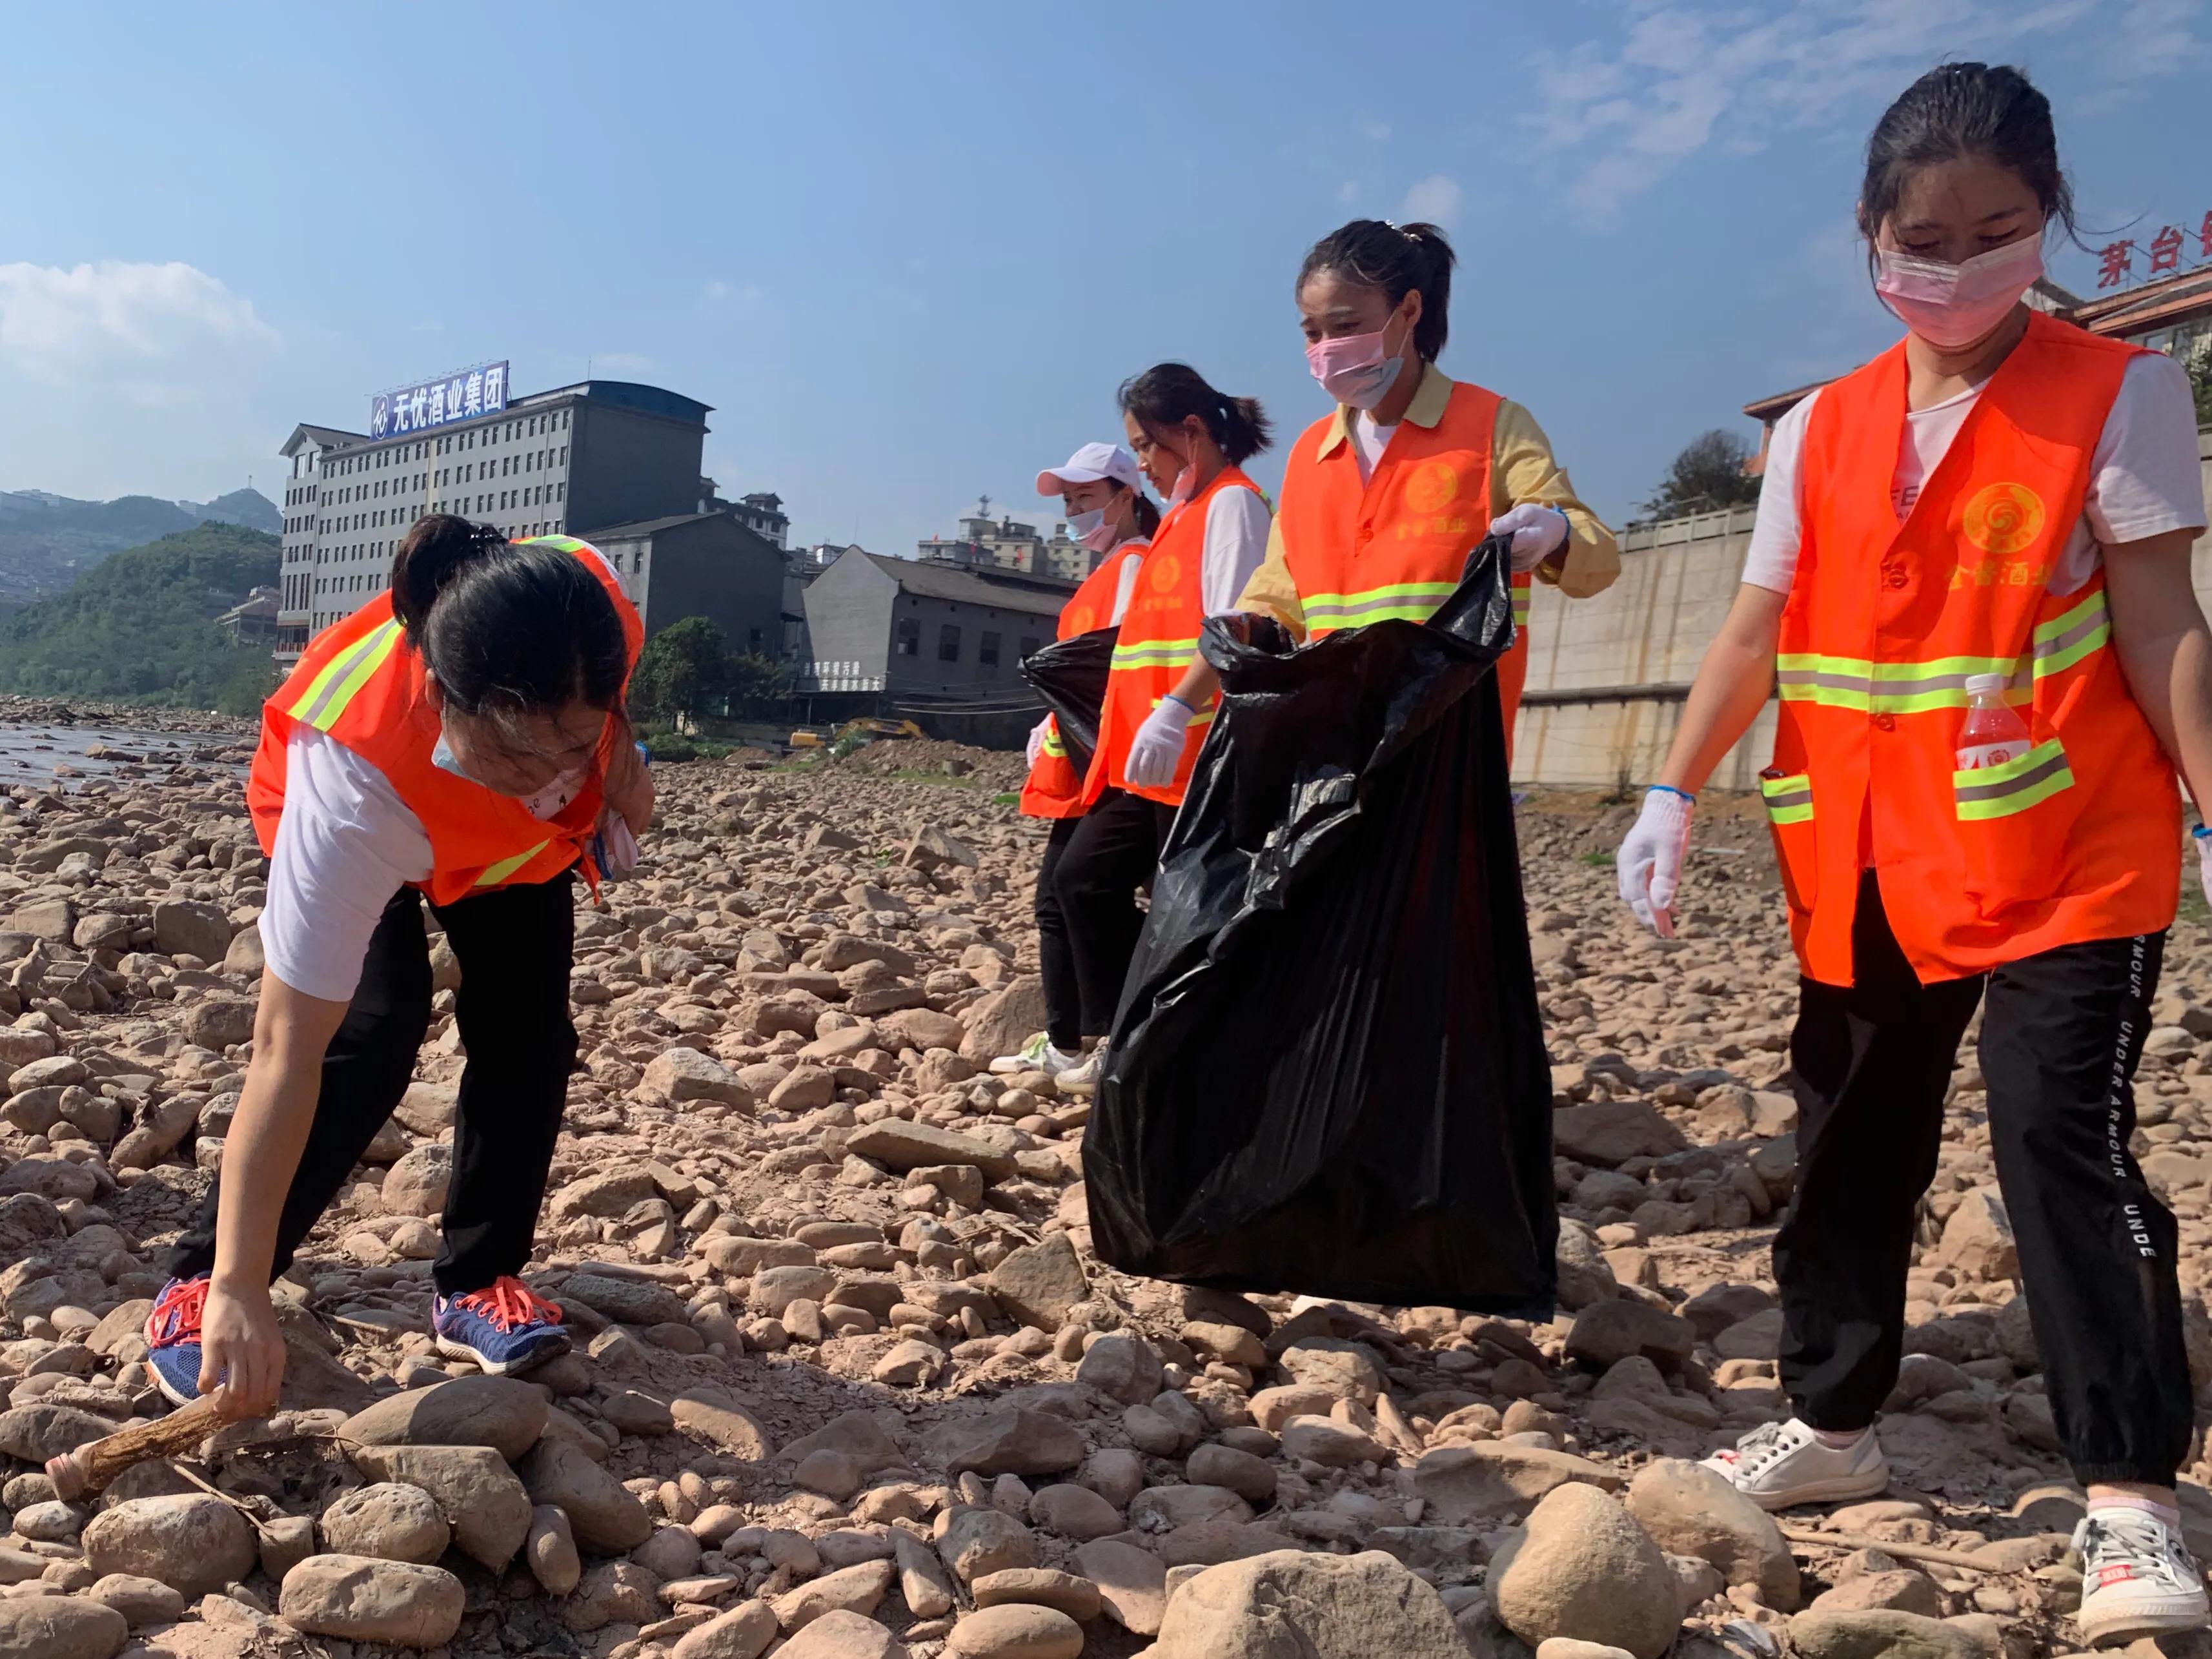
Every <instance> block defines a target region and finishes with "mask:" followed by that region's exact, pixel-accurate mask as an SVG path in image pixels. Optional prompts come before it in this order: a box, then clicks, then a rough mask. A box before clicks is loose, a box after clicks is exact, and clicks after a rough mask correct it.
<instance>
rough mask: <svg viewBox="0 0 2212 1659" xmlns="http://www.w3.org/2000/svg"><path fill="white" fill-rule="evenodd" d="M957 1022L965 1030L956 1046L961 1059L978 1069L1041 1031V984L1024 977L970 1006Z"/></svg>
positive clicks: (1032, 975)
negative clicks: (975, 1065)
mask: <svg viewBox="0 0 2212 1659" xmlns="http://www.w3.org/2000/svg"><path fill="white" fill-rule="evenodd" d="M961 1022H962V1024H964V1025H965V1026H966V1027H967V1028H968V1031H967V1035H966V1036H964V1037H963V1039H962V1040H961V1043H960V1053H961V1055H962V1057H963V1059H967V1060H973V1061H975V1064H977V1065H978V1066H981V1065H984V1064H985V1063H987V1062H988V1061H990V1060H994V1059H996V1058H997V1057H998V1056H999V1055H1000V1054H1012V1053H1014V1052H1015V1051H1016V1050H1017V1049H1018V1048H1020V1047H1021V1046H1022V1044H1024V1042H1028V1041H1029V1040H1030V1037H1031V1036H1035V1035H1036V1033H1037V1032H1039V1031H1042V1030H1044V981H1043V980H1042V979H1041V978H1040V977H1038V976H1037V975H1035V974H1024V975H1022V976H1021V977H1020V978H1019V979H1017V980H1014V981H1011V982H1010V983H1009V984H1007V985H1006V986H1005V987H1003V988H1001V989H1000V990H996V991H994V992H992V993H991V994H990V995H988V996H987V997H985V998H983V999H982V1000H981V1001H980V1002H977V1003H976V1004H975V1006H972V1007H970V1008H969V1010H968V1011H967V1012H966V1013H964V1014H963V1015H962V1016H961Z"/></svg>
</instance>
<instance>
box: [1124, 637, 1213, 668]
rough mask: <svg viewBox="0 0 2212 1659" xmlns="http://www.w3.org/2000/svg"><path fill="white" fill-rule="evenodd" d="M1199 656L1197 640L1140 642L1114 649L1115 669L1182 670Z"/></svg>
mask: <svg viewBox="0 0 2212 1659" xmlns="http://www.w3.org/2000/svg"><path fill="white" fill-rule="evenodd" d="M1197 654H1198V641H1196V640H1139V641H1136V642H1135V643H1134V644H1133V645H1117V646H1115V647H1114V659H1113V666H1114V667H1115V668H1117V669H1120V668H1181V667H1182V666H1184V665H1187V664H1188V662H1189V661H1190V659H1192V658H1193V657H1194V656H1196V655H1197Z"/></svg>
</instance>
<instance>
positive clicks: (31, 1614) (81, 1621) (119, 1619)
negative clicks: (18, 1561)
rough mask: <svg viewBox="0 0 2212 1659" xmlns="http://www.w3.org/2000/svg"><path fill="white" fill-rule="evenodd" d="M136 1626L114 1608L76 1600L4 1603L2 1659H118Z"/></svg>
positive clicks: (27, 1598) (25, 1598)
mask: <svg viewBox="0 0 2212 1659" xmlns="http://www.w3.org/2000/svg"><path fill="white" fill-rule="evenodd" d="M130 1637H131V1624H130V1621H129V1620H126V1619H125V1617H124V1616H123V1615H122V1614H121V1613H118V1612H117V1611H116V1610H115V1609H114V1608H113V1607H106V1606H103V1605H102V1604H101V1603H100V1602H98V1601H83V1600H81V1599H79V1598H78V1597H76V1596H74V1595H21V1596H15V1597H11V1598H10V1599H9V1600H7V1601H0V1659H114V1656H115V1655H116V1654H118V1653H120V1652H121V1651H122V1650H123V1644H124V1643H125V1642H126V1641H128V1640H129V1639H130Z"/></svg>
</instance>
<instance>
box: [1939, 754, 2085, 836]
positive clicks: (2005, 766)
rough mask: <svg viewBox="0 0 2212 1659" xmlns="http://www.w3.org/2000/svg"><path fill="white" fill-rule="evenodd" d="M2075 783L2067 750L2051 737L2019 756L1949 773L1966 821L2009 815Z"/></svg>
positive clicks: (2023, 809) (1952, 788)
mask: <svg viewBox="0 0 2212 1659" xmlns="http://www.w3.org/2000/svg"><path fill="white" fill-rule="evenodd" d="M2072 787H2074V770H2073V768H2071V767H2070V766H2069V765H2068V764H2067V763H2066V750H2064V749H2063V747H2061V746H2060V744H2059V742H2058V739H2057V738H2051V741H2049V742H2048V743H2039V744H2036V745H2035V747H2034V748H2033V749H2031V750H2028V751H2027V753H2026V754H2025V755H2022V756H2021V757H2020V758H2019V759H2018V760H2012V761H2006V762H2004V763H2002V764H2001V765H1997V766H1984V767H1979V768H1978V769H1975V770H1973V771H1972V772H1954V773H1952V774H1951V791H1952V793H1953V795H1954V797H1955V798H1956V799H1957V802H1958V807H1959V816H1960V817H1961V818H1963V819H1966V820H1967V821H1969V822H1972V821H1975V820H1978V819H1987V818H2002V817H2011V816H2012V815H2013V814H2014V813H2015V812H2025V811H2027V809H2028V808H2029V807H2031V806H2033V805H2038V804H2039V802H2042V801H2046V800H2049V799H2051V797H2052V796H2053V795H2055V794H2057V793H2058V792H2059V791H2060V790H2062V789H2071V788H2072Z"/></svg>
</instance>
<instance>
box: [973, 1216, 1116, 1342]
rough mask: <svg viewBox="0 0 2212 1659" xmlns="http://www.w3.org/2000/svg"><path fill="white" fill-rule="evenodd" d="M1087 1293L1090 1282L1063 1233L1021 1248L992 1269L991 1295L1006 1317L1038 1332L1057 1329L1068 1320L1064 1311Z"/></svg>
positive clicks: (1071, 1245)
mask: <svg viewBox="0 0 2212 1659" xmlns="http://www.w3.org/2000/svg"><path fill="white" fill-rule="evenodd" d="M1090 1293H1091V1281H1090V1280H1089V1279H1087V1278H1085V1275H1084V1272H1083V1263H1082V1261H1081V1260H1080V1259H1079V1258H1078V1257H1077V1255H1076V1254H1075V1243H1074V1241H1073V1239H1071V1238H1069V1237H1068V1236H1067V1235H1066V1233H1052V1234H1048V1236H1047V1237H1045V1238H1043V1239H1042V1240H1041V1241H1040V1242H1039V1243H1035V1244H1029V1245H1024V1247H1023V1248H1022V1249H1018V1250H1016V1251H1014V1252H1012V1254H1011V1255H1008V1256H1007V1257H1006V1260H1005V1261H1001V1262H1000V1263H999V1265H998V1266H997V1267H994V1268H993V1269H992V1270H991V1294H992V1295H994V1296H995V1297H998V1299H999V1305H1000V1307H1002V1308H1004V1309H1005V1310H1006V1313H1007V1315H1008V1316H1009V1317H1011V1318H1012V1319H1015V1320H1018V1321H1019V1322H1021V1323H1022V1324H1024V1325H1034V1326H1036V1328H1038V1329H1039V1330H1045V1331H1056V1330H1058V1329H1059V1328H1060V1327H1061V1326H1062V1325H1063V1324H1065V1323H1066V1321H1067V1310H1069V1309H1070V1308H1072V1307H1073V1306H1074V1305H1075V1304H1077V1303H1079V1302H1080V1301H1082V1300H1083V1298H1084V1297H1086V1296H1088V1295H1089V1294H1090Z"/></svg>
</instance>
